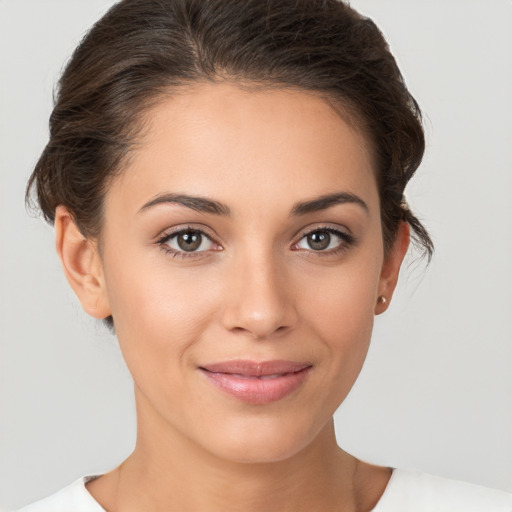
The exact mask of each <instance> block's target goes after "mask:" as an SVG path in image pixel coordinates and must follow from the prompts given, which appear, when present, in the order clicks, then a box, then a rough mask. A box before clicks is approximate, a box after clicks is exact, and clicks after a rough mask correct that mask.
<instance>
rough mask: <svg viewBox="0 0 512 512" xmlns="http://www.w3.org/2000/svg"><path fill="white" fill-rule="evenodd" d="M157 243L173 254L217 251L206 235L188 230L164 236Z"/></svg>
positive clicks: (196, 230)
mask: <svg viewBox="0 0 512 512" xmlns="http://www.w3.org/2000/svg"><path fill="white" fill-rule="evenodd" d="M158 243H159V244H160V245H162V246H165V248H166V249H167V250H169V251H170V252H173V253H174V254H178V253H181V254H184V253H201V252H205V251H212V250H218V249H219V248H218V246H217V244H215V242H213V240H212V239H211V238H210V237H209V236H208V235H207V234H206V233H203V232H202V231H200V230H198V229H190V228H189V229H183V230H181V231H176V232H174V233H172V234H170V235H166V236H165V237H163V238H162V239H161V240H160V241H159V242H158Z"/></svg>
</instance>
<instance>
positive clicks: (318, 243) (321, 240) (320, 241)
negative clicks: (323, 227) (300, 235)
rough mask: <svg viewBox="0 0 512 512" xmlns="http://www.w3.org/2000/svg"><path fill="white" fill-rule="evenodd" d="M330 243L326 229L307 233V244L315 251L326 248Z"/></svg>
mask: <svg viewBox="0 0 512 512" xmlns="http://www.w3.org/2000/svg"><path fill="white" fill-rule="evenodd" d="M330 243H331V235H330V234H329V233H328V232H327V231H316V232H315V233H311V234H309V235H308V244H309V246H310V247H311V249H314V250H315V251H321V250H322V249H327V247H329V244H330Z"/></svg>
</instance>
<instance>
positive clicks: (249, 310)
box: [222, 255, 298, 340]
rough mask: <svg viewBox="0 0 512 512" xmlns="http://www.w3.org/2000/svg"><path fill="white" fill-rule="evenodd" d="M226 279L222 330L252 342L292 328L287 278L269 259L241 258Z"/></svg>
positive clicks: (293, 310) (292, 310)
mask: <svg viewBox="0 0 512 512" xmlns="http://www.w3.org/2000/svg"><path fill="white" fill-rule="evenodd" d="M234 267H235V268H233V267H232V268H231V269H230V272H229V277H228V278H227V285H228V286H227V287H226V292H225V293H226V297H225V299H226V301H225V308H224V311H223V314H222V322H223V324H224V327H225V328H226V329H228V330H229V331H231V332H237V333H245V334H247V335H250V336H251V337H253V338H256V339H260V340H262V339H268V338H271V337H274V336H276V335H278V334H283V333H285V332H286V331H289V330H291V329H293V327H294V326H295V324H296V322H297V318H298V316H297V312H296V308H295V304H294V300H293V293H292V288H291V286H290V285H291V283H290V279H289V278H288V277H287V272H286V271H285V269H283V268H282V266H281V268H279V265H277V264H276V262H275V261H274V259H273V258H272V257H271V256H268V255H267V256H264V255H261V256H256V255H252V257H250V258H247V257H246V258H243V261H240V262H238V263H237V264H235V265H234Z"/></svg>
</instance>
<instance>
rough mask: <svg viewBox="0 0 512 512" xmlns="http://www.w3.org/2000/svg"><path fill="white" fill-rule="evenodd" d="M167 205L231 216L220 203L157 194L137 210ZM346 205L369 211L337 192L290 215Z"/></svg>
mask: <svg viewBox="0 0 512 512" xmlns="http://www.w3.org/2000/svg"><path fill="white" fill-rule="evenodd" d="M167 203H175V204H181V205H183V206H185V207H187V208H190V209H192V210H195V211H198V212H202V213H213V214H215V215H222V216H229V215H230V214H231V210H230V209H229V206H227V205H225V204H223V203H220V202H219V201H214V200H212V199H207V198H206V197H199V196H189V195H186V194H159V195H157V196H156V197H154V198H153V199H151V200H150V201H148V202H147V203H145V204H144V205H143V206H142V208H141V209H140V210H139V213H140V212H143V211H145V210H147V209H149V208H151V207H153V206H156V205H159V204H167ZM347 203H349V204H356V205H359V206H360V207H361V208H362V209H363V210H365V212H368V211H369V209H368V205H367V204H366V203H365V202H364V201H363V200H362V199H361V198H360V197H359V196H356V195H355V194H351V193H350V192H337V193H335V194H327V195H324V196H320V197H317V198H315V199H312V200H310V201H304V202H300V203H296V204H295V205H294V206H293V208H292V211H291V214H292V215H293V216H301V215H306V214H308V213H314V212H319V211H322V210H327V209H328V208H331V207H332V206H336V205H338V204H347Z"/></svg>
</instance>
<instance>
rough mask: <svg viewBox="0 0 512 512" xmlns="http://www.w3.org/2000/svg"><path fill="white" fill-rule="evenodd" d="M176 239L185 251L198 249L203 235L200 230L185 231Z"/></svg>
mask: <svg viewBox="0 0 512 512" xmlns="http://www.w3.org/2000/svg"><path fill="white" fill-rule="evenodd" d="M176 241H177V242H178V246H179V248H180V249H182V250H183V251H187V252H192V251H197V249H199V247H201V243H202V241H203V235H202V234H201V233H200V232H199V231H184V232H183V233H179V234H178V235H177V236H176Z"/></svg>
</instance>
